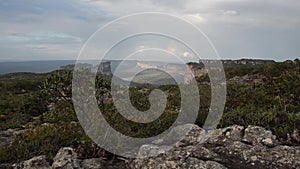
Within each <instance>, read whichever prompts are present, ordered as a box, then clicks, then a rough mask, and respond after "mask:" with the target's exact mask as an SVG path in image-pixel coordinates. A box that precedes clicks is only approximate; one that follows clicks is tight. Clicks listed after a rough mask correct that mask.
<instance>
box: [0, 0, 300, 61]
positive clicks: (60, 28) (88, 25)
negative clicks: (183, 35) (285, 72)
mask: <svg viewBox="0 0 300 169" xmlns="http://www.w3.org/2000/svg"><path fill="white" fill-rule="evenodd" d="M135 12H166V13H169V14H175V15H178V16H180V17H183V18H185V19H187V20H189V21H191V22H193V23H194V24H196V25H197V26H198V27H199V28H200V29H202V30H203V31H204V32H205V33H206V34H207V35H208V36H209V37H210V39H211V40H212V41H213V43H214V44H215V46H216V47H217V49H218V51H219V53H220V55H221V57H223V58H233V59H235V58H241V57H252V58H269V59H277V60H285V59H288V58H291V59H293V58H295V57H299V53H300V49H299V48H298V46H297V44H299V43H300V31H299V27H300V17H299V16H300V1H296V0H285V1H283V0H266V1H263V2H262V1H260V0H211V1H208V0H197V1H195V0H186V1H182V0H166V1H160V0H126V1H123V0H74V1H68V0H51V1H50V0H45V1H33V0H24V1H22V0H10V1H0V23H1V24H0V50H1V51H2V52H1V54H0V60H1V59H2V60H3V59H4V58H5V59H8V58H9V57H10V58H13V59H21V60H30V59H38V58H39V59H62V57H63V59H75V58H76V56H77V54H78V53H77V52H78V51H79V50H80V48H81V47H82V45H83V43H84V42H85V41H86V40H87V39H88V37H89V36H90V35H91V34H92V33H93V32H95V31H96V30H97V29H98V28H100V27H101V26H103V25H104V24H105V23H107V22H109V21H112V20H113V19H115V18H118V17H120V16H124V15H127V14H131V13H135ZM138 24H140V23H136V25H132V26H133V27H136V26H138ZM120 26H122V25H120ZM114 29H115V31H118V30H119V29H118V28H114ZM169 29H175V28H169ZM110 36H114V35H113V33H112V34H111V35H107V37H106V38H107V40H109V37H110ZM158 43H159V42H158ZM132 45H133V46H132V47H136V46H140V45H139V44H138V43H132ZM158 45H159V44H158ZM167 46H168V45H167ZM169 46H170V45H169ZM120 54H121V53H120ZM116 55H118V54H116Z"/></svg>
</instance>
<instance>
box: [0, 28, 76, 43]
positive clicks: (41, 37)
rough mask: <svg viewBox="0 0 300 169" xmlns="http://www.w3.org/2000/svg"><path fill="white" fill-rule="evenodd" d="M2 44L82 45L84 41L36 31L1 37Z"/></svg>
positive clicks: (51, 32)
mask: <svg viewBox="0 0 300 169" xmlns="http://www.w3.org/2000/svg"><path fill="white" fill-rule="evenodd" d="M0 41H1V42H2V43H5V42H8V43H9V42H16V43H19V42H24V43H25V42H26V43H28V42H32V43H80V42H82V39H80V38H78V37H75V36H72V35H68V34H65V33H61V32H55V31H35V32H30V33H24V34H23V33H13V34H10V35H7V36H3V37H0Z"/></svg>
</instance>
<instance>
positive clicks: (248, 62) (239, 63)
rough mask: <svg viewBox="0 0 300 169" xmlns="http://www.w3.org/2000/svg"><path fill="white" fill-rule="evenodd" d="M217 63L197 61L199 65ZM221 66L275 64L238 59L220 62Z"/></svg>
mask: <svg viewBox="0 0 300 169" xmlns="http://www.w3.org/2000/svg"><path fill="white" fill-rule="evenodd" d="M214 62H217V60H213V59H211V60H210V59H202V60H199V63H214ZM221 62H222V64H223V65H224V66H226V65H247V64H249V65H262V64H270V63H275V61H274V60H263V59H239V60H230V59H228V60H221Z"/></svg>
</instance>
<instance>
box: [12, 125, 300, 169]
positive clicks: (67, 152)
mask: <svg viewBox="0 0 300 169" xmlns="http://www.w3.org/2000/svg"><path fill="white" fill-rule="evenodd" d="M188 127H191V128H192V129H191V131H190V132H189V134H188V135H187V136H186V137H185V138H184V139H183V140H182V141H180V142H179V143H177V144H176V145H175V146H173V147H172V146H170V145H163V143H165V141H164V140H163V139H162V140H157V141H154V142H152V143H151V144H148V145H144V146H142V147H141V148H140V152H139V156H140V157H141V158H137V159H134V160H127V162H125V161H123V162H119V163H116V162H108V161H106V160H103V159H99V158H92V159H79V158H78V155H77V153H76V152H75V151H74V150H73V149H72V148H68V147H66V148H62V149H60V150H59V151H58V153H57V154H56V156H55V158H54V159H53V161H54V162H53V164H52V166H50V165H49V163H48V162H47V161H46V160H45V157H44V156H39V157H34V158H32V159H30V160H28V161H25V162H22V163H20V164H17V165H15V166H14V168H45V169H48V168H53V169H73V168H89V169H101V168H103V169H104V168H105V169H106V168H108V169H119V168H122V169H123V168H134V169H169V168H171V169H172V168H173V169H181V168H184V169H185V168H187V169H226V168H228V169H241V168H243V169H300V147H299V146H284V145H281V144H280V142H279V141H278V140H277V138H276V137H275V136H274V135H273V134H272V132H271V131H268V130H266V129H264V128H262V127H257V126H249V127H248V128H246V129H245V128H244V127H242V126H237V125H234V126H231V127H227V128H223V129H217V130H211V131H205V130H204V129H202V128H199V127H198V126H196V125H191V124H189V125H184V126H178V127H177V128H175V129H173V130H172V132H171V134H172V135H176V134H178V133H180V132H182V131H183V130H184V129H185V128H188ZM207 134H209V135H208V136H209V137H204V136H207ZM204 138H205V139H204ZM152 156H153V157H152Z"/></svg>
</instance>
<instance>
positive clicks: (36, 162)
mask: <svg viewBox="0 0 300 169" xmlns="http://www.w3.org/2000/svg"><path fill="white" fill-rule="evenodd" d="M13 167H14V168H15V169H49V168H50V165H49V163H48V162H47V161H46V157H45V156H38V157H34V158H32V159H30V160H27V161H24V162H22V163H20V164H17V165H14V166H13Z"/></svg>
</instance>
